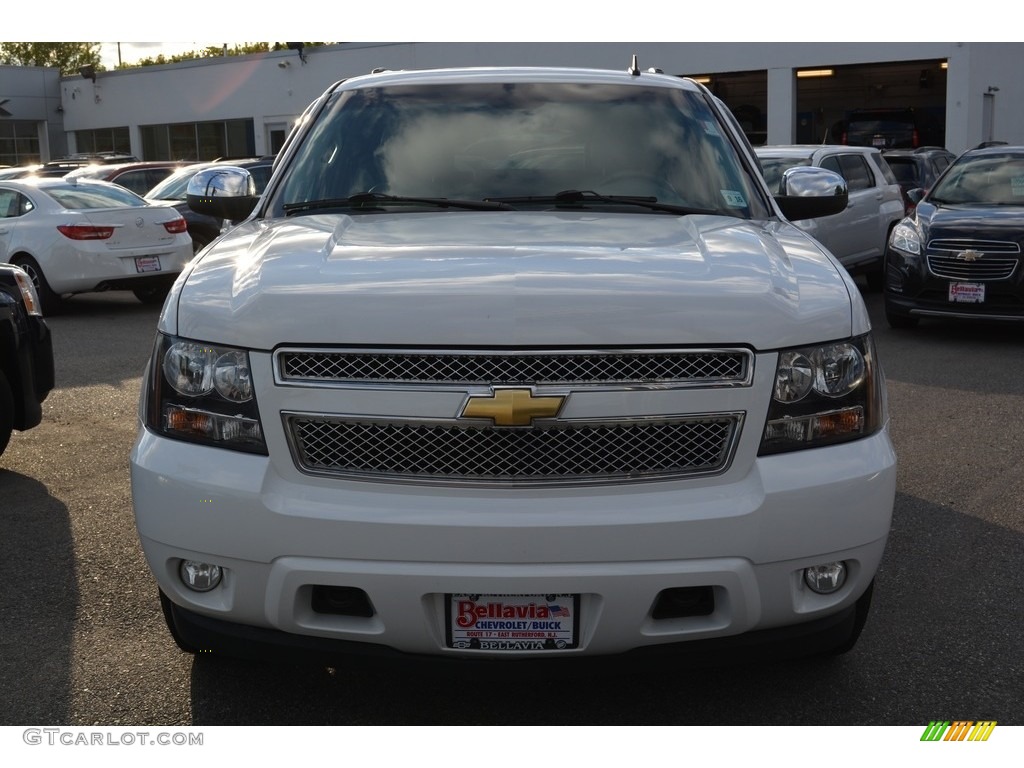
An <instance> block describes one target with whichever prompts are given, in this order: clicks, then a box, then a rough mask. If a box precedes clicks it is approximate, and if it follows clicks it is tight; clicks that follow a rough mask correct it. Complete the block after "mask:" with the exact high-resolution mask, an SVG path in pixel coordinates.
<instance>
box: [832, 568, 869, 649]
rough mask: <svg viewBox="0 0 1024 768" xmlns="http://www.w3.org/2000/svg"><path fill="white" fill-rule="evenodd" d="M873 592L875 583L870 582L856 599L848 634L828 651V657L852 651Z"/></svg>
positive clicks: (864, 620) (865, 618)
mask: <svg viewBox="0 0 1024 768" xmlns="http://www.w3.org/2000/svg"><path fill="white" fill-rule="evenodd" d="M874 591H875V581H874V579H872V580H871V583H870V584H868V588H867V589H866V590H865V591H864V594H863V595H861V596H860V597H859V598H858V599H857V606H856V609H855V611H854V616H853V625H852V627H851V628H850V633H849V634H848V635H847V636H846V637H845V638H843V640H842V641H841V642H839V643H838V644H837V645H835V646H834V647H833V648H831V649H830V650H829V652H828V653H829V655H830V656H842V655H843V654H844V653H848V652H849V651H851V650H853V647H854V646H855V645H856V644H857V640H858V639H860V634H861V632H863V631H864V625H865V624H866V623H867V620H868V613H869V611H870V610H871V595H872V594H873V593H874Z"/></svg>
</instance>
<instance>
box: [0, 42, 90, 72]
mask: <svg viewBox="0 0 1024 768" xmlns="http://www.w3.org/2000/svg"><path fill="white" fill-rule="evenodd" d="M0 64H13V65H16V66H23V67H58V68H59V69H60V71H61V74H62V75H77V74H78V70H79V69H80V68H81V67H85V66H92V67H94V68H95V69H96V71H97V72H99V71H100V70H102V69H103V66H102V65H101V64H100V44H99V43H0Z"/></svg>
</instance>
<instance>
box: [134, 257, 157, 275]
mask: <svg viewBox="0 0 1024 768" xmlns="http://www.w3.org/2000/svg"><path fill="white" fill-rule="evenodd" d="M135 271H136V272H159V271H160V257H159V256H136V257H135Z"/></svg>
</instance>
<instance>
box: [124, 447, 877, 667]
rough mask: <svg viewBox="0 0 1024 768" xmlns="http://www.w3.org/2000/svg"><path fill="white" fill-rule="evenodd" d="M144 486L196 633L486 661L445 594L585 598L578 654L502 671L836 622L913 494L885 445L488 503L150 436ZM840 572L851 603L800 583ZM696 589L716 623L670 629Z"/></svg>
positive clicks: (137, 458) (151, 532)
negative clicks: (345, 601) (706, 595)
mask: <svg viewBox="0 0 1024 768" xmlns="http://www.w3.org/2000/svg"><path fill="white" fill-rule="evenodd" d="M131 471H132V490H133V498H134V503H135V514H136V521H137V525H138V530H139V534H140V538H141V542H142V546H143V549H144V551H145V554H146V557H147V560H148V562H149V565H150V567H151V569H152V570H153V573H154V575H155V577H156V580H157V582H158V583H159V586H160V588H161V590H162V591H163V592H164V593H165V594H166V595H167V596H168V598H169V600H171V601H172V602H173V603H174V604H176V605H177V606H180V607H181V608H183V609H185V611H187V613H188V614H194V615H195V616H197V617H208V618H210V619H213V620H215V621H216V622H222V623H224V625H225V626H226V625H232V624H233V625H241V626H243V627H249V628H253V629H254V631H256V630H268V632H267V633H262V632H260V633H259V634H260V635H261V637H263V638H264V639H267V638H270V639H272V638H274V637H279V638H280V637H287V636H292V637H295V636H298V637H305V638H322V639H324V640H328V641H335V642H338V641H340V642H343V643H345V642H349V643H363V644H374V645H378V646H385V647H388V648H391V649H394V650H397V651H401V652H404V653H410V654H433V655H437V654H440V655H446V656H450V657H459V656H461V657H474V656H475V657H478V658H480V657H486V656H487V655H488V653H489V652H487V651H480V650H470V649H453V648H448V647H446V641H445V636H446V633H445V611H444V605H445V595H446V594H447V593H475V594H540V595H543V594H552V593H554V594H567V593H571V594H579V595H580V611H579V616H580V624H579V647H578V648H575V649H571V650H561V651H501V652H500V653H499V655H501V656H502V657H503V658H506V657H509V656H512V657H515V656H534V657H535V656H544V655H551V654H557V655H559V656H575V655H604V654H616V653H623V652H626V651H630V650H633V649H637V648H643V647H647V646H658V645H668V644H673V643H679V642H688V641H703V640H710V639H715V638H726V637H735V636H738V635H742V634H745V633H749V632H755V631H761V630H767V629H777V628H781V627H787V626H792V625H802V624H810V623H812V622H816V621H819V620H823V619H825V618H827V617H829V616H833V617H837V620H838V617H840V615H841V614H842V615H847V614H848V613H849V612H850V611H851V610H852V609H853V607H854V606H855V604H856V602H857V600H858V598H859V597H861V596H862V595H863V594H864V593H865V591H866V590H867V588H868V586H869V584H870V583H871V581H872V579H873V577H874V574H875V572H876V570H877V568H878V565H879V562H880V560H881V557H882V553H883V550H884V547H885V541H886V537H887V534H888V531H889V525H890V520H891V513H892V507H893V500H894V496H895V482H896V474H895V456H894V454H893V451H892V446H891V443H890V441H889V437H888V434H887V432H885V431H882V432H880V433H878V434H876V435H874V436H872V437H869V438H866V439H864V440H859V441H856V442H854V443H848V444H845V445H839V446H832V447H829V448H822V449H816V450H810V451H803V452H798V453H793V454H783V455H780V456H773V457H768V458H763V459H758V460H757V461H756V462H755V463H754V465H753V466H752V469H751V471H750V472H748V473H747V474H746V475H745V476H744V477H742V478H741V479H740V481H739V482H730V483H728V484H722V483H721V482H719V483H718V484H716V483H715V482H714V480H713V479H712V480H703V481H693V480H690V481H679V482H649V483H639V484H634V485H620V486H614V487H601V488H593V487H589V488H562V489H547V490H536V489H534V490H526V489H518V490H515V489H513V490H508V491H496V490H494V489H490V490H486V491H485V490H469V489H465V488H438V487H431V488H425V487H412V486H403V487H395V486H391V485H387V484H383V483H369V482H364V483H360V482H353V481H339V480H335V479H317V478H300V479H299V480H298V481H297V480H296V479H295V478H286V477H283V476H282V475H281V474H279V473H277V472H276V471H275V469H274V467H273V465H272V464H271V462H270V461H269V460H268V459H267V458H266V457H260V456H250V455H244V454H236V453H232V452H230V451H224V450H220V449H216V448H205V447H201V446H196V445H191V444H186V443H182V442H178V441H174V440H168V439H166V438H162V437H158V436H156V435H154V434H152V433H150V432H148V431H147V430H145V429H142V430H141V431H140V434H139V438H138V440H137V442H136V445H135V448H134V450H133V452H132V458H131ZM182 559H193V560H200V561H204V562H210V563H215V564H217V565H220V566H221V567H222V568H223V569H224V572H225V576H224V579H223V581H222V583H221V585H220V586H218V587H217V588H216V589H214V590H213V591H211V592H207V593H196V592H192V591H189V590H188V589H186V588H185V587H184V586H183V585H182V583H181V581H180V579H179V577H178V565H179V563H180V561H181V560H182ZM834 560H844V561H846V562H847V564H848V566H849V570H850V574H849V578H848V580H847V582H846V584H845V585H844V586H843V587H842V589H840V590H839V591H838V592H836V593H834V594H831V595H819V594H815V593H813V592H811V591H810V590H809V589H807V588H806V587H805V586H804V584H803V582H802V579H801V571H802V569H803V568H805V567H807V566H810V565H814V564H819V563H824V562H829V561H834ZM314 585H318V586H328V587H350V588H355V589H360V590H363V591H364V592H365V593H366V595H367V596H368V598H369V601H370V603H371V604H372V606H373V609H374V610H373V615H372V616H369V617H360V616H342V615H335V614H325V613H318V612H316V611H314V610H313V607H312V601H311V593H312V590H313V586H314ZM685 587H707V588H710V590H711V591H712V592H713V594H714V609H713V610H712V611H710V612H709V613H707V614H706V615H699V616H687V617H684V618H668V619H655V618H653V616H652V608H653V606H654V603H655V600H656V598H657V596H658V594H659V593H660V592H661V591H662V590H665V589H676V588H685ZM183 615H186V614H183ZM200 620H202V619H200ZM246 631H247V630H246ZM277 633H285V635H280V634H277ZM228 634H230V633H228Z"/></svg>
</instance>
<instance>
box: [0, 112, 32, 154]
mask: <svg viewBox="0 0 1024 768" xmlns="http://www.w3.org/2000/svg"><path fill="white" fill-rule="evenodd" d="M40 157H41V155H40V153H39V124H38V123H36V122H35V121H33V120H3V121H0V165H31V164H33V163H38V162H40Z"/></svg>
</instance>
